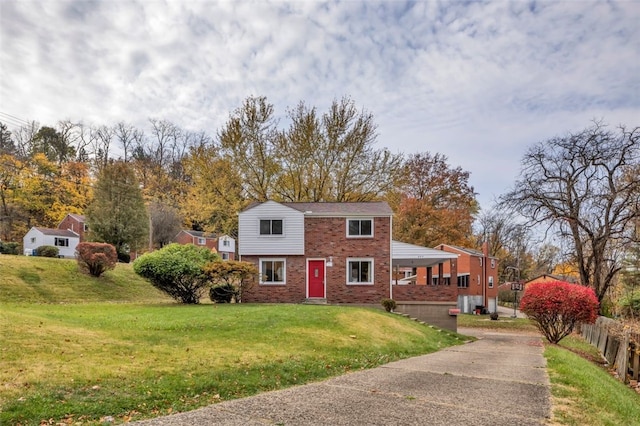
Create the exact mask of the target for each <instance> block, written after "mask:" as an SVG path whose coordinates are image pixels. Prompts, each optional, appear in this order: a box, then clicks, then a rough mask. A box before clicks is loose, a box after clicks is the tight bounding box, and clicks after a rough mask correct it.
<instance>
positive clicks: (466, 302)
mask: <svg viewBox="0 0 640 426" xmlns="http://www.w3.org/2000/svg"><path fill="white" fill-rule="evenodd" d="M435 248H436V249H437V250H443V251H446V252H448V253H454V254H457V255H458V259H457V260H456V261H455V262H451V264H447V263H445V264H443V268H442V271H434V272H433V276H432V277H428V276H427V275H428V274H427V273H426V272H425V271H424V269H423V268H418V274H417V275H418V276H417V283H419V284H426V283H427V281H428V280H429V278H431V279H430V281H431V284H435V283H436V282H437V281H439V280H440V281H444V282H445V285H451V286H456V287H457V289H458V308H459V309H460V310H461V311H462V312H463V313H470V312H473V311H474V310H475V307H476V306H484V307H486V308H487V310H488V311H489V312H495V311H496V308H497V305H496V303H497V297H498V259H497V258H495V257H491V256H489V254H488V250H487V246H486V245H485V246H484V247H483V251H478V250H474V249H469V248H464V247H457V246H453V245H449V244H440V245H438V246H437V247H435Z"/></svg>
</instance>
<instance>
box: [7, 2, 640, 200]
mask: <svg viewBox="0 0 640 426" xmlns="http://www.w3.org/2000/svg"><path fill="white" fill-rule="evenodd" d="M639 20H640V3H638V2H633V1H622V2H598V1H580V2H574V1H560V2H523V1H513V2H506V1H495V2H482V3H481V2H470V3H462V2H460V3H458V2H449V1H444V2H437V1H426V2H417V3H405V2H399V1H387V2H364V1H363V2H359V1H348V2H342V3H334V2H331V3H320V2H315V1H305V2H300V1H295V2H280V1H278V2H273V3H271V2H249V1H207V0H202V1H192V2H187V1H155V0H153V1H139V2H134V1H124V0H118V1H111V2H93V1H88V0H81V1H58V0H56V1H51V2H34V1H26V0H4V1H2V2H0V24H1V25H0V112H2V113H5V114H11V115H13V116H16V117H19V118H22V119H24V120H37V121H40V122H41V123H43V124H53V123H55V122H56V121H58V120H62V119H67V118H68V119H72V120H83V121H84V122H92V123H96V124H109V123H113V122H116V121H120V120H125V121H130V122H132V123H134V124H136V125H138V126H146V125H147V119H148V118H149V117H154V118H165V119H168V120H171V121H173V122H175V123H176V124H178V125H180V126H182V127H185V128H190V129H203V130H205V131H207V132H209V133H211V134H215V132H216V130H217V129H218V128H219V127H220V126H221V125H222V124H223V123H224V121H225V120H226V118H227V117H228V114H229V113H230V112H231V111H232V110H234V109H235V108H237V107H238V106H239V105H240V104H241V103H242V101H243V100H244V99H245V98H246V97H247V96H249V95H259V96H267V98H268V99H269V101H271V102H272V103H274V105H275V106H276V111H277V113H278V114H280V115H285V114H286V110H285V108H286V107H293V106H295V105H296V104H297V103H298V102H299V101H304V102H305V103H307V104H308V105H312V106H316V107H318V109H319V111H321V112H322V111H324V110H326V108H327V107H328V106H329V104H330V102H331V101H332V100H333V99H339V98H341V97H343V96H345V95H346V96H350V97H351V98H352V99H353V100H354V101H355V102H356V104H357V105H358V107H360V108H363V109H366V110H368V111H369V112H371V113H373V114H374V117H375V120H376V122H377V124H378V128H379V132H380V137H379V144H380V146H385V147H388V148H389V149H391V150H392V151H396V152H397V151H403V152H417V151H427V150H428V151H432V152H441V153H443V154H445V155H447V156H448V157H449V160H450V162H451V164H452V165H454V166H458V165H460V166H462V167H463V168H464V169H466V170H469V171H471V172H472V175H471V182H472V184H473V185H474V186H475V188H476V190H477V191H478V192H480V194H481V195H480V200H481V202H482V203H483V205H485V206H487V207H488V203H489V202H490V200H491V198H492V197H493V196H495V195H498V194H499V193H501V192H503V191H504V190H505V189H506V187H507V186H508V184H509V183H510V182H512V181H513V178H514V177H515V174H516V173H517V170H518V166H519V160H520V157H521V155H522V153H523V152H524V150H525V149H526V147H527V146H529V145H530V144H532V143H533V142H536V141H539V140H542V139H545V138H548V137H551V136H555V135H557V134H563V133H565V132H567V131H570V130H579V129H581V128H584V127H586V126H588V125H589V121H590V120H591V119H594V118H603V119H605V120H606V121H608V122H610V123H611V124H612V125H617V124H620V123H626V124H628V125H638V124H640V123H638V117H640V77H639V76H640V59H639V58H640V42H638V40H640V29H639V26H638V25H637V22H638V21H639Z"/></svg>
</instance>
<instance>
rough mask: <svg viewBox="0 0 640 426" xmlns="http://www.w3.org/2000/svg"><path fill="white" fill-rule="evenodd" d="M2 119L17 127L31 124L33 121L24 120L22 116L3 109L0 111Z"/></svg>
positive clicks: (0, 118)
mask: <svg viewBox="0 0 640 426" xmlns="http://www.w3.org/2000/svg"><path fill="white" fill-rule="evenodd" d="M0 120H2V121H4V122H6V123H8V124H11V125H12V126H16V127H23V126H29V125H31V123H32V122H31V121H27V120H24V119H22V118H20V117H16V116H15V115H11V114H8V113H6V112H2V111H0Z"/></svg>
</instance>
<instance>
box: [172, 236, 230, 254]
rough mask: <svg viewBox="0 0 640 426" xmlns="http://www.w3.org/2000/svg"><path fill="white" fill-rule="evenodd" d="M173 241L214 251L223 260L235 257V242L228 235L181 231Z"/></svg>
mask: <svg viewBox="0 0 640 426" xmlns="http://www.w3.org/2000/svg"><path fill="white" fill-rule="evenodd" d="M173 240H174V241H175V242H176V243H178V244H193V245H196V246H199V247H207V248H209V249H211V250H215V251H216V252H217V253H218V254H219V255H220V257H221V258H222V259H223V260H234V259H235V257H236V240H235V238H232V237H230V236H229V235H220V236H218V235H216V234H211V233H208V232H202V231H191V230H182V231H180V232H178V235H176V236H175V238H174V239H173Z"/></svg>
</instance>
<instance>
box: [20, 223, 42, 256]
mask: <svg viewBox="0 0 640 426" xmlns="http://www.w3.org/2000/svg"><path fill="white" fill-rule="evenodd" d="M31 239H35V240H34V242H31ZM43 245H45V243H44V234H43V233H42V232H40V231H38V230H37V229H35V228H31V229H30V230H29V232H27V234H26V235H25V236H24V238H23V239H22V247H24V254H29V255H30V254H31V253H32V252H33V250H35V249H37V248H38V247H40V246H43Z"/></svg>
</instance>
